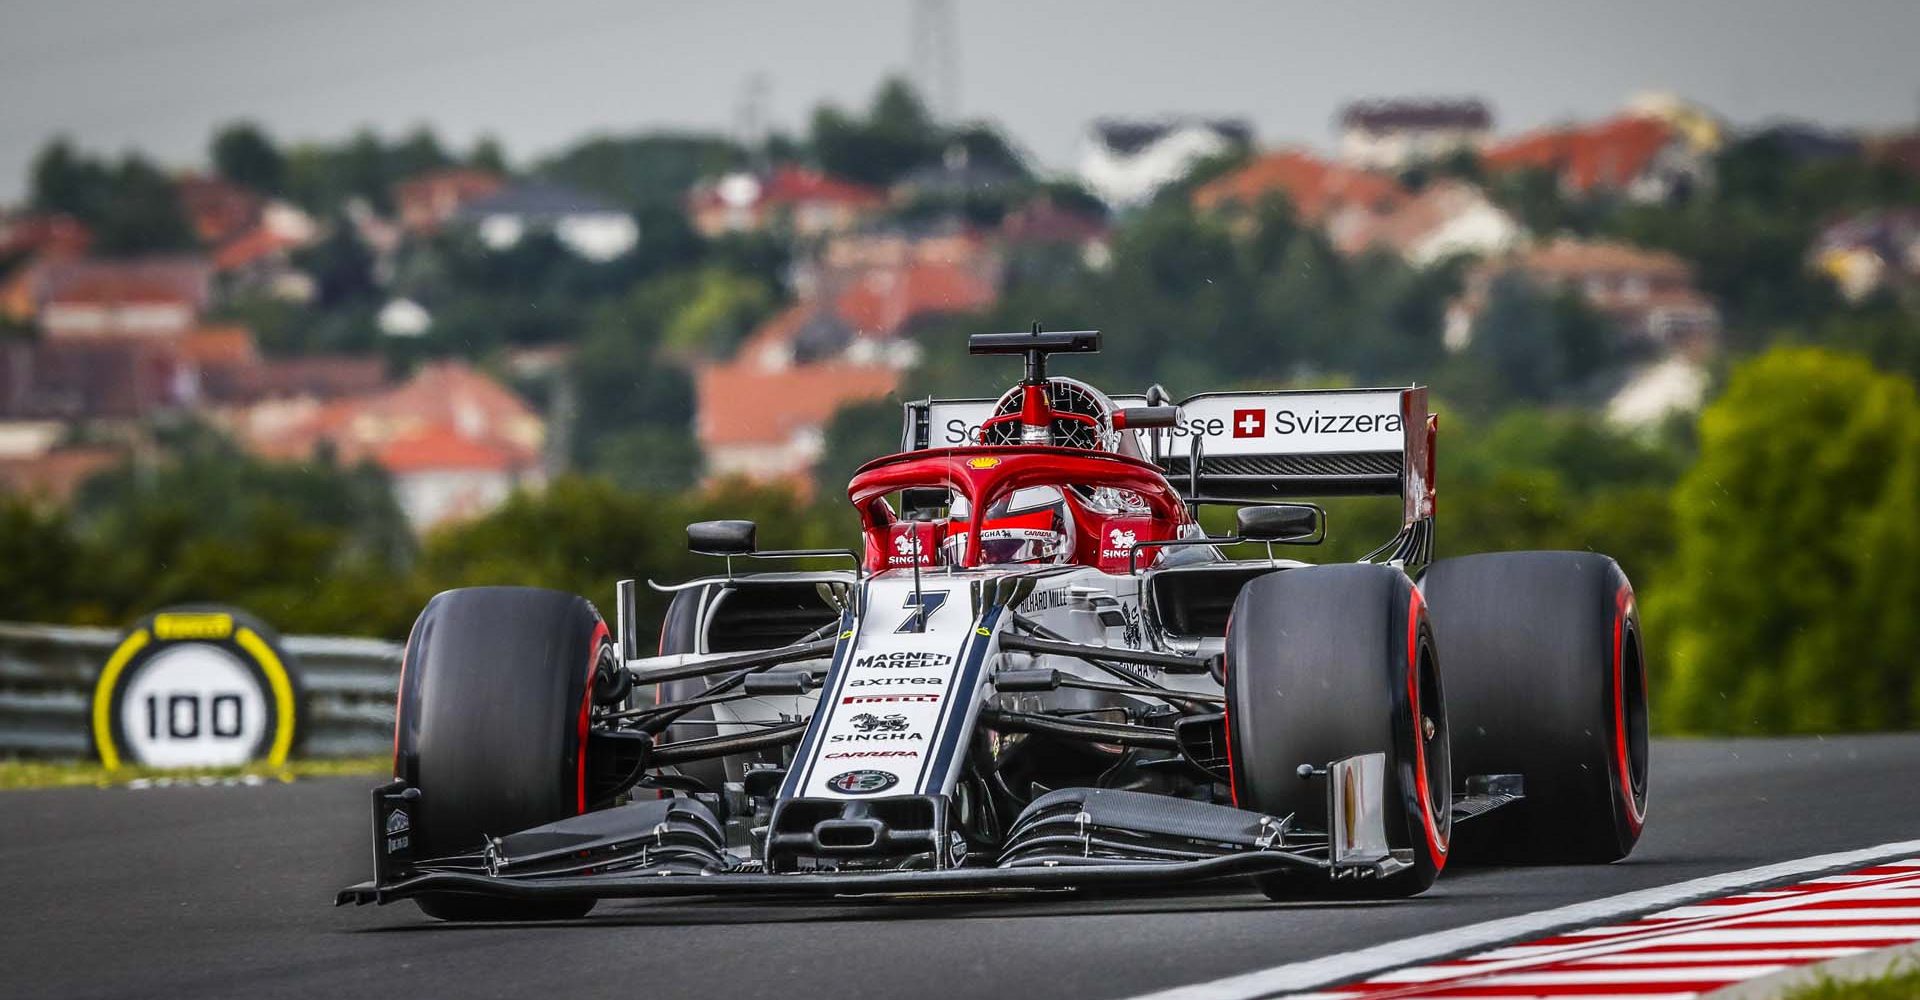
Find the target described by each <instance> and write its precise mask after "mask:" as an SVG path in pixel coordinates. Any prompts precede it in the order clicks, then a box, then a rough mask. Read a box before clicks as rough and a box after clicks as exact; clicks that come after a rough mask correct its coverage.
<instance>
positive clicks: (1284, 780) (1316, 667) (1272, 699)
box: [1226, 564, 1452, 899]
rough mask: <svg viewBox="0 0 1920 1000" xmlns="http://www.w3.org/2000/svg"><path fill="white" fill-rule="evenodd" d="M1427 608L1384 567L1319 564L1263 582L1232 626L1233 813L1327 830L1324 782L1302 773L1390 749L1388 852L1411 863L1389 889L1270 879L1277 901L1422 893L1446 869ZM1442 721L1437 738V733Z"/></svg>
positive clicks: (1444, 781)
mask: <svg viewBox="0 0 1920 1000" xmlns="http://www.w3.org/2000/svg"><path fill="white" fill-rule="evenodd" d="M1438 663H1439V661H1438V659H1437V657H1436V656H1435V652H1434V645H1433V636H1432V631H1431V629H1430V628H1429V626H1428V624H1427V617H1426V611H1425V608H1424V607H1423V606H1422V603H1421V599H1420V595H1419V593H1418V591H1416V590H1415V589H1414V586H1413V581H1411V580H1409V579H1408V578H1407V576H1406V574H1405V573H1402V572H1400V571H1399V570H1397V569H1392V568H1389V567H1386V566H1373V565H1366V564H1351V565H1340V566H1312V567H1306V568H1302V569H1291V570H1286V571H1283V572H1279V573H1273V574H1269V575H1267V576H1261V577H1257V578H1255V579H1254V580H1252V581H1250V582H1249V583H1248V584H1247V585H1246V586H1245V587H1244V588H1242V589H1241V591H1240V596H1239V598H1238V599H1237V600H1235V602H1234V605H1233V615H1232V617H1231V618H1230V619H1229V622H1228V626H1227V710H1226V714H1227V743H1228V760H1229V764H1228V767H1229V770H1230V774H1231V778H1232V787H1233V794H1234V804H1235V805H1236V806H1239V807H1240V808H1242V809H1252V810H1255V811H1258V812H1262V813H1267V814H1270V815H1274V816H1286V815H1288V814H1293V815H1294V816H1295V817H1296V822H1298V823H1299V824H1301V825H1303V826H1306V827H1308V828H1317V829H1322V830H1330V829H1331V825H1330V823H1329V818H1328V816H1327V801H1326V783H1325V779H1319V780H1303V779H1302V778H1301V777H1300V776H1299V774H1298V768H1299V767H1300V765H1302V764H1311V765H1313V766H1315V767H1322V766H1325V765H1326V764H1328V763H1329V762H1331V761H1334V760H1338V759H1339V758H1342V757H1351V756H1354V755H1357V754H1364V753H1379V752H1385V753H1386V756H1387V775H1388V783H1389V787H1388V793H1387V795H1386V831H1387V844H1388V846H1389V847H1390V848H1393V849H1395V850H1411V851H1412V852H1413V860H1414V864H1413V867H1411V868H1409V869H1407V870H1405V871H1402V872H1400V873H1398V874H1396V875H1393V876H1390V877H1388V878H1385V879H1379V880H1366V881H1358V880H1355V881H1340V882H1333V881H1330V880H1327V879H1326V878H1325V877H1324V876H1321V875H1307V874H1305V873H1295V872H1288V873H1282V874H1279V875H1272V876H1265V877H1263V878H1262V879H1261V880H1260V888H1261V889H1262V891H1264V892H1266V894H1267V895H1268V896H1270V897H1272V898H1275V899H1284V898H1300V897H1302V896H1313V897H1339V898H1387V897H1395V896H1412V895H1416V894H1418V893H1421V892H1424V891H1426V890H1427V888H1428V887H1430V886H1431V885H1433V881H1434V879H1435V878H1436V877H1438V875H1439V874H1440V870H1441V868H1443V867H1445V865H1446V861H1447V851H1448V842H1449V836H1450V824H1449V809H1450V797H1449V796H1450V792H1451V788H1452V778H1451V776H1450V763H1449V761H1450V758H1449V754H1448V741H1447V737H1448V734H1447V711H1446V706H1445V702H1444V699H1443V697H1442V694H1441V689H1440V673H1439V667H1438ZM1429 723H1430V724H1431V730H1430V731H1429V730H1428V725H1429Z"/></svg>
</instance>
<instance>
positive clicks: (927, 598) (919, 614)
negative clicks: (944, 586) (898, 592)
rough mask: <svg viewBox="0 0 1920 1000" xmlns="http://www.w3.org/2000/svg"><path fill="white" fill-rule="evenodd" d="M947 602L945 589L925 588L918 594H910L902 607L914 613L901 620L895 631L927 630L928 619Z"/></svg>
mask: <svg viewBox="0 0 1920 1000" xmlns="http://www.w3.org/2000/svg"><path fill="white" fill-rule="evenodd" d="M946 603H947V592H946V591H944V590H923V591H921V592H919V593H916V594H908V595H907V602H906V603H905V604H903V605H901V607H903V608H905V609H907V610H908V611H910V612H912V613H911V614H909V615H907V620H906V621H904V622H901V623H900V627H899V628H897V629H894V632H895V633H900V632H925V631H926V630H927V619H929V618H932V617H933V613H934V612H936V611H938V610H940V608H941V606H942V605H944V604H946Z"/></svg>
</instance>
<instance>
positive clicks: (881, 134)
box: [809, 78, 946, 185]
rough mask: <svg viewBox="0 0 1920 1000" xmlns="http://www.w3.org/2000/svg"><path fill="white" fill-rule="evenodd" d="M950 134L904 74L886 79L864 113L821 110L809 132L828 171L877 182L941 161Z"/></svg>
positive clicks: (866, 181)
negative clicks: (902, 78)
mask: <svg viewBox="0 0 1920 1000" xmlns="http://www.w3.org/2000/svg"><path fill="white" fill-rule="evenodd" d="M945 139H946V136H945V135H944V133H943V132H942V130H941V129H940V128H939V127H938V126H936V125H935V124H934V122H933V118H932V116H931V115H929V114H928V113H927V108H926V105H925V104H923V103H921V101H920V97H919V95H918V94H915V93H914V91H913V87H912V86H911V85H909V84H908V83H907V82H906V81H905V80H901V79H898V78H894V79H890V80H888V81H886V82H885V83H883V84H881V85H880V90H879V91H878V92H877V93H876V94H875V95H874V98H873V104H872V106H871V107H870V108H869V109H868V111H867V114H866V116H864V117H861V116H857V115H852V114H848V113H847V112H845V111H842V110H840V109H838V108H835V107H832V106H827V107H822V108H820V109H819V110H817V111H815V112H814V114H813V126H812V129H811V133H810V136H809V142H810V144H811V145H812V147H813V155H814V157H815V158H817V159H818V160H819V161H820V166H821V167H822V168H823V169H825V170H826V171H827V172H828V173H830V174H834V175H836V176H839V177H845V178H848V179H849V180H855V181H860V182H862V183H866V184H877V185H885V184H890V183H892V182H893V181H894V180H896V179H898V178H899V177H900V176H901V175H902V174H905V173H906V172H907V171H909V170H912V169H913V168H915V167H919V166H924V165H927V164H932V163H937V162H939V160H940V156H941V154H942V152H943V151H944V149H945Z"/></svg>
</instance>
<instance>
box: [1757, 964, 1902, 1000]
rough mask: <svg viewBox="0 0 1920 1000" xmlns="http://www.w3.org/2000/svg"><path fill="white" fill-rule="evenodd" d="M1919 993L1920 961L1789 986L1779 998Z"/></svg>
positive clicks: (1886, 997) (1886, 999)
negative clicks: (1865, 975) (1872, 974)
mask: <svg viewBox="0 0 1920 1000" xmlns="http://www.w3.org/2000/svg"><path fill="white" fill-rule="evenodd" d="M1916 997H1920V964H1915V963H1914V962H1904V963H1901V964H1899V965H1897V966H1896V967H1895V968H1893V969H1891V970H1889V971H1888V972H1887V973H1886V974H1884V975H1882V976H1880V977H1879V978H1876V979H1856V980H1844V979H1828V978H1825V977H1822V978H1821V979H1820V980H1819V981H1818V982H1815V983H1811V984H1809V985H1806V986H1802V987H1800V988H1799V989H1796V990H1789V991H1788V992H1786V993H1783V994H1781V997H1780V1000H1914V998H1916Z"/></svg>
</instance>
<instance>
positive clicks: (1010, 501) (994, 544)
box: [941, 486, 1073, 566]
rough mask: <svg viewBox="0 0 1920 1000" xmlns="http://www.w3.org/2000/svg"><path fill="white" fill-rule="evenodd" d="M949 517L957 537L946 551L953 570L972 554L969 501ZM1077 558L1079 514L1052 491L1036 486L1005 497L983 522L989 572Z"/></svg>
mask: <svg viewBox="0 0 1920 1000" xmlns="http://www.w3.org/2000/svg"><path fill="white" fill-rule="evenodd" d="M947 513H948V517H949V521H948V523H949V524H950V525H952V528H953V532H952V533H951V534H949V535H947V538H946V540H945V541H944V542H942V543H941V545H942V547H943V548H944V549H945V550H946V552H945V555H946V561H947V563H948V565H959V564H960V562H961V561H962V560H963V559H964V558H965V557H966V551H967V528H966V526H967V522H968V514H969V513H970V510H969V507H968V504H967V500H966V498H965V497H955V498H954V502H953V506H952V507H951V508H949V509H948V512H947ZM1072 558H1073V513H1072V511H1070V510H1069V509H1068V507H1067V501H1066V498H1065V497H1063V496H1061V495H1060V491H1059V490H1057V489H1054V488H1053V487H1051V486H1032V487H1028V488H1027V489H1023V490H1014V491H1013V492H1011V493H1008V494H1006V495H1005V496H1002V497H1001V498H1000V499H998V500H995V501H994V502H993V505H992V506H990V507H988V508H987V516H986V517H985V518H983V519H982V520H981V522H980V563H981V565H983V566H1003V565H1008V564H1012V563H1035V564H1042V565H1051V564H1055V563H1064V562H1066V561H1068V560H1069V559H1072Z"/></svg>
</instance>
